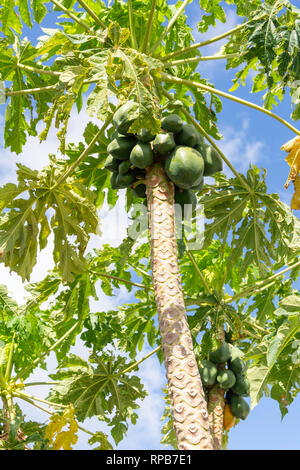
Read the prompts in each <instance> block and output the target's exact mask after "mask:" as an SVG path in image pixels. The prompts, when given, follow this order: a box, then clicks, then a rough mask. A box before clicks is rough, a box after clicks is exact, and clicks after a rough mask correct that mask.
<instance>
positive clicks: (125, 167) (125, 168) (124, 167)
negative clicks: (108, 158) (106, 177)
mask: <svg viewBox="0 0 300 470" xmlns="http://www.w3.org/2000/svg"><path fill="white" fill-rule="evenodd" d="M130 167H131V162H130V160H124V161H123V162H121V163H120V165H119V169H118V173H119V174H120V175H125V174H126V173H128V172H129V170H130Z"/></svg>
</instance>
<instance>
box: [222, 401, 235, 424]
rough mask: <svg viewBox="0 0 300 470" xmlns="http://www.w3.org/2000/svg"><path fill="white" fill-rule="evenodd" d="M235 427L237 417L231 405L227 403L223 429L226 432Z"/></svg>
mask: <svg viewBox="0 0 300 470" xmlns="http://www.w3.org/2000/svg"><path fill="white" fill-rule="evenodd" d="M234 425H235V417H234V416H233V414H232V411H231V407H230V405H229V404H228V403H226V404H225V407H224V415H223V427H224V429H225V431H228V430H229V429H230V428H232V427H233V426H234Z"/></svg>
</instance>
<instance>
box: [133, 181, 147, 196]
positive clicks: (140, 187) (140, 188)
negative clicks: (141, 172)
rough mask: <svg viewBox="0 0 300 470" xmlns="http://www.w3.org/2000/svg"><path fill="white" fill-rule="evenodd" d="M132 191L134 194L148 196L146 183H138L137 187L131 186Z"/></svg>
mask: <svg viewBox="0 0 300 470" xmlns="http://www.w3.org/2000/svg"><path fill="white" fill-rule="evenodd" d="M131 192H132V194H133V196H135V197H139V198H143V199H144V198H145V197H146V185H145V184H138V185H137V186H136V187H135V188H131Z"/></svg>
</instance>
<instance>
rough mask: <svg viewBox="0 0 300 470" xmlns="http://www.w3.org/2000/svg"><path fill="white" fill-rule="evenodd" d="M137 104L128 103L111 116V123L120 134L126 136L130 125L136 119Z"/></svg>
mask: <svg viewBox="0 0 300 470" xmlns="http://www.w3.org/2000/svg"><path fill="white" fill-rule="evenodd" d="M137 111H138V104H137V103H134V102H133V101H128V102H127V103H125V104H123V106H121V107H120V108H119V109H117V111H116V112H115V114H114V116H113V123H114V125H115V127H116V129H117V131H118V132H119V133H120V134H123V135H126V134H127V133H128V130H129V128H130V126H131V124H132V123H133V122H134V121H135V119H136V118H137Z"/></svg>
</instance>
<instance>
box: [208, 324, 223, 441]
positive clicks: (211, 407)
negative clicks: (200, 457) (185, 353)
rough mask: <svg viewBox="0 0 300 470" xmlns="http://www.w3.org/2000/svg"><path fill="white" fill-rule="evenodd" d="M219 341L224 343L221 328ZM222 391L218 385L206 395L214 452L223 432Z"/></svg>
mask: <svg viewBox="0 0 300 470" xmlns="http://www.w3.org/2000/svg"><path fill="white" fill-rule="evenodd" d="M217 336H218V339H219V341H222V342H223V341H225V331H224V328H223V326H222V327H219V328H218V334H217ZM224 394H225V392H224V390H223V389H222V388H221V387H219V385H214V386H213V387H212V388H211V390H210V391H209V394H208V415H209V424H210V431H211V434H212V438H213V442H214V448H215V450H221V449H222V440H223V431H224V408H225V398H224Z"/></svg>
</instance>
